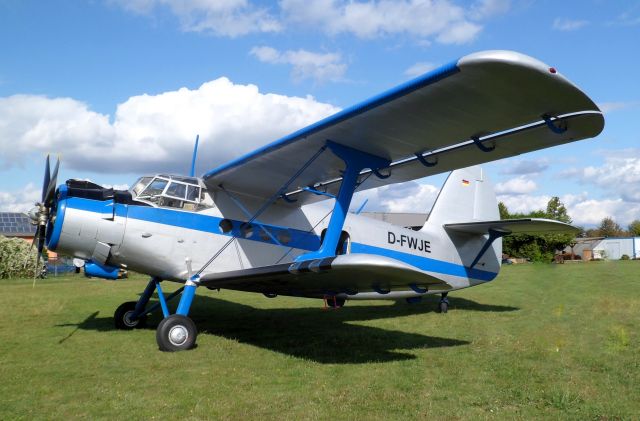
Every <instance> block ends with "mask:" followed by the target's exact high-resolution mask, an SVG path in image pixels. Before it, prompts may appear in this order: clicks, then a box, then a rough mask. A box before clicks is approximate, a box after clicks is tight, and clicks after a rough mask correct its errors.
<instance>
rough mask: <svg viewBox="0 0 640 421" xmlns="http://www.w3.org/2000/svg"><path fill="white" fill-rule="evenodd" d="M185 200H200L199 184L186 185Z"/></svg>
mask: <svg viewBox="0 0 640 421" xmlns="http://www.w3.org/2000/svg"><path fill="white" fill-rule="evenodd" d="M187 200H189V201H191V202H198V201H200V187H199V186H188V187H187Z"/></svg>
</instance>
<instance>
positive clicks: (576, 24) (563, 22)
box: [553, 18, 589, 31]
mask: <svg viewBox="0 0 640 421" xmlns="http://www.w3.org/2000/svg"><path fill="white" fill-rule="evenodd" d="M588 24H589V21H587V20H572V19H564V18H556V19H554V21H553V29H556V30H558V31H576V30H578V29H580V28H583V27H585V26H587V25H588Z"/></svg>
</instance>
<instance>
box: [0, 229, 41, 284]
mask: <svg viewBox="0 0 640 421" xmlns="http://www.w3.org/2000/svg"><path fill="white" fill-rule="evenodd" d="M36 256H37V251H36V249H35V248H31V246H30V245H29V243H27V242H26V241H24V240H21V239H19V238H7V237H4V236H1V235H0V279H7V278H29V277H32V276H33V273H34V266H35V261H36Z"/></svg>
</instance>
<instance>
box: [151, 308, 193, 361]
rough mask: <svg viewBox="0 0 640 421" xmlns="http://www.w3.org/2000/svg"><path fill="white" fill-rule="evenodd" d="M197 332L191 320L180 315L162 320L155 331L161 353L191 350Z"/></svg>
mask: <svg viewBox="0 0 640 421" xmlns="http://www.w3.org/2000/svg"><path fill="white" fill-rule="evenodd" d="M197 336H198V330H197V329H196V324H195V323H193V320H191V319H190V318H188V317H187V316H181V315H180V314H172V315H171V316H169V317H166V318H164V319H162V321H161V322H160V324H159V325H158V330H156V341H157V342H158V348H160V350H161V351H167V352H174V351H183V350H187V349H191V348H193V346H194V345H195V344H196V337H197Z"/></svg>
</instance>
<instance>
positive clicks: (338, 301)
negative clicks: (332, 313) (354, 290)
mask: <svg viewBox="0 0 640 421" xmlns="http://www.w3.org/2000/svg"><path fill="white" fill-rule="evenodd" d="M334 300H335V301H334ZM345 302H346V300H345V299H344V298H338V297H327V305H328V306H329V307H332V308H342V307H343V306H344V303H345Z"/></svg>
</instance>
